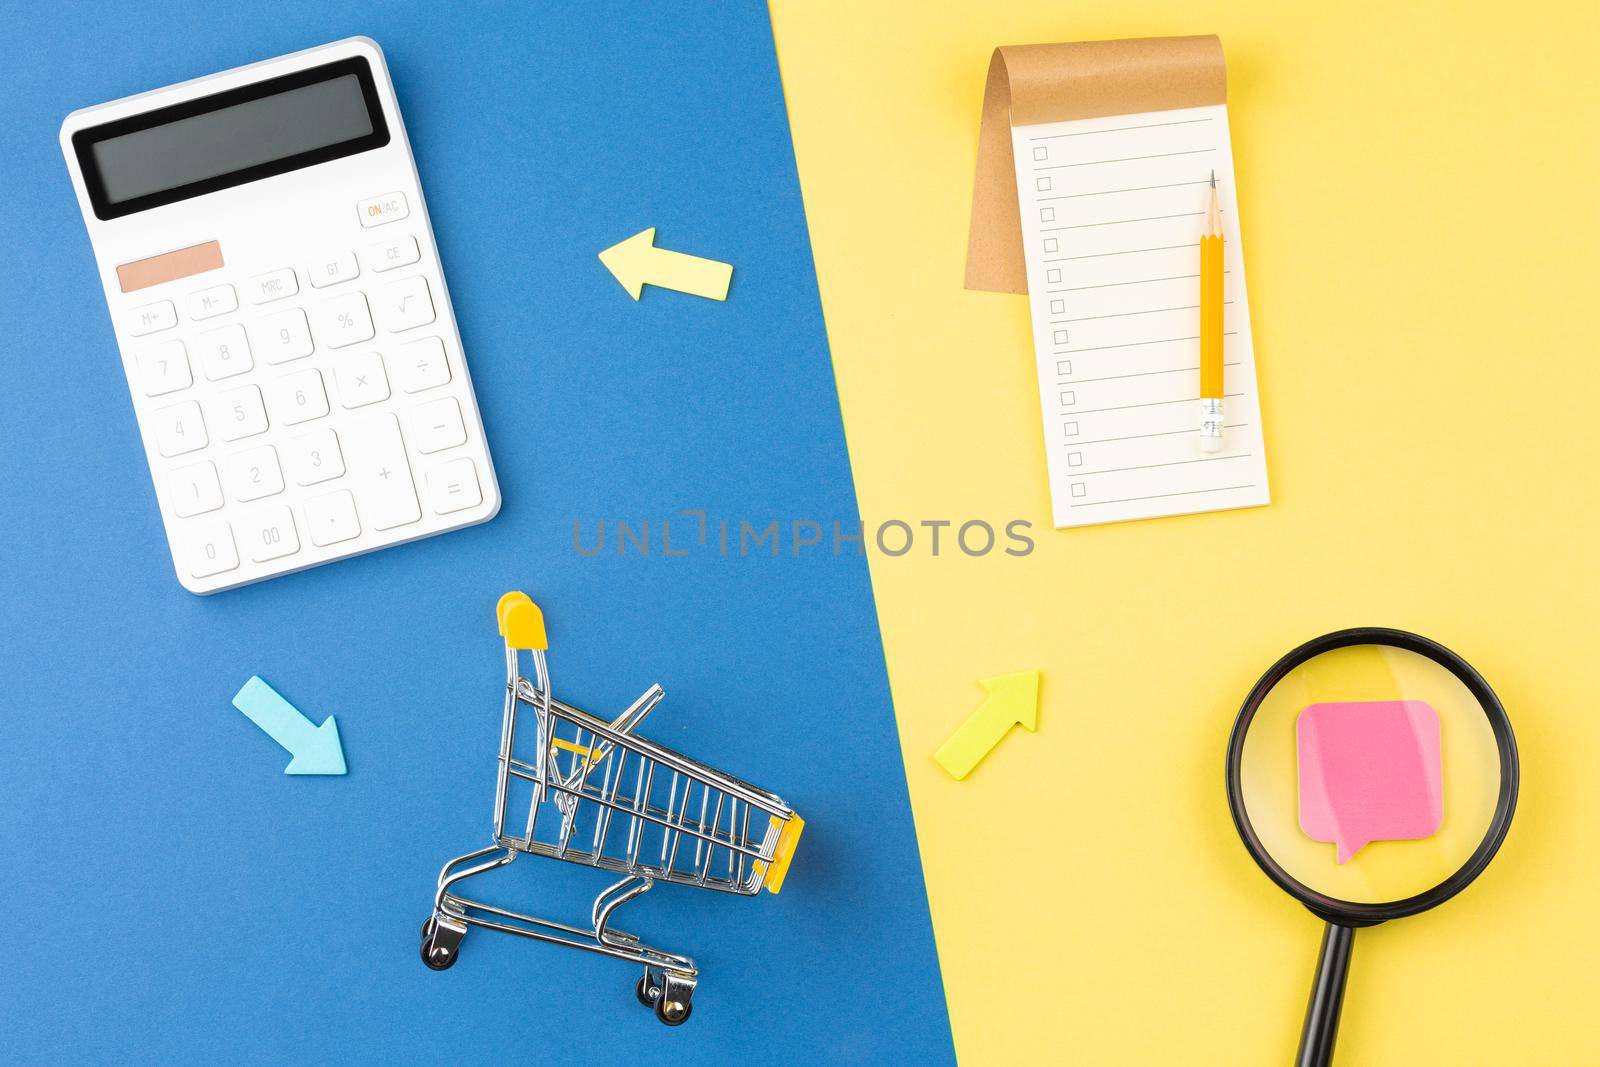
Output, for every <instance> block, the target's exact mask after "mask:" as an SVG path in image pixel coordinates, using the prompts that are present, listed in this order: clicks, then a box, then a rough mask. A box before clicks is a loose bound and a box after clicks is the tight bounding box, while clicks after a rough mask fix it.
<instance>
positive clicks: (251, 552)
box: [61, 37, 500, 593]
mask: <svg viewBox="0 0 1600 1067" xmlns="http://www.w3.org/2000/svg"><path fill="white" fill-rule="evenodd" d="M61 145H62V150H63V151H64V152H65V153H66V157H67V168H68V170H70V171H71V172H72V183H73V185H74V186H75V187H76V189H77V192H78V202H79V204H80V205H81V207H82V209H83V217H84V221H85V223H86V224H87V225H88V228H89V239H90V241H91V243H92V244H93V245H94V252H95V259H96V260H97V261H98V263H99V267H100V280H101V283H102V285H103V286H104V287H105V292H106V301H107V303H108V304H110V306H111V317H112V322H113V324H114V326H115V329H116V335H117V344H118V345H119V347H120V348H121V350H122V364H123V369H124V370H125V371H126V373H127V376H128V384H129V387H130V389H131V391H132V393H133V406H134V411H135V413H136V414H137V416H138V420H139V432H140V435H141V436H142V437H143V439H144V450H145V457H146V459H147V460H148V461H149V464H150V472H151V475H152V478H153V480H154V482H155V487H156V497H157V499H158V500H159V502H160V506H161V518H162V521H163V522H164V523H165V525H166V530H167V541H168V544H169V546H170V547H171V550H172V559H173V564H174V566H175V567H176V568H177V572H178V580H179V581H180V582H182V583H183V585H184V587H185V588H187V589H189V590H190V591H191V592H195V593H212V592H216V591H218V590H222V589H229V588H232V587H234V586H238V585H244V584H246V583H248V582H256V581H260V580H262V579H264V578H271V577H274V576H276V575H279V574H286V573H288V572H290V571H296V570H301V569H303V568H306V567H314V566H316V565H317V564H319V563H328V562H330V561H332V560H336V559H343V558H344V557H346V556H353V555H356V554H358V553H361V552H370V551H372V550H373V549H377V548H384V547H386V546H389V545H394V544H399V543H401V542H403V541H412V540H415V539H417V538H420V537H428V536H430V535H432V534H438V533H444V532H446V531H449V530H455V529H459V528H461V527H463V526H470V525H472V524H474V523H479V522H485V521H487V520H488V519H491V518H493V517H494V515H495V513H496V512H497V511H498V510H499V508H500V488H499V485H498V483H497V482H496V481H495V475H494V468H493V466H492V465H491V464H490V461H489V449H488V445H487V443H486V442H485V441H484V436H483V422H482V419H481V418H480V417H479V414H478V404H477V400H476V398H475V397H474V396H473V392H472V380H471V378H469V377H468V375H467V364H466V358H465V356H464V354H463V353H462V349H461V337H460V334H459V333H458V332H457V330H456V320H455V315H454V314H453V313H452V312H451V310H450V294H449V291H448V290H447V289H446V288H445V283H444V273H443V271H442V269H441V267H440V264H439V252H438V249H437V248H436V247H435V246H434V240H433V230H432V228H431V226H430V225H429V223H428V208H427V204H426V203H425V202H424V200H423V198H422V186H421V185H420V183H419V182H418V179H417V169H416V164H415V163H414V162H413V160H412V158H411V146H410V144H409V143H408V142H407V140H406V131H405V126H404V125H403V124H402V123H401V120H400V108H399V106H398V105H397V103H396V102H395V95H394V87H393V86H392V85H391V84H390V81H389V73H388V70H387V68H386V67H385V65H384V60H383V52H382V50H381V49H379V48H378V46H377V44H376V43H375V42H373V41H371V40H368V39H367V38H364V37H356V38H351V39H349V40H345V41H338V42H336V43H334V44H328V45H323V46H322V47H320V48H312V49H309V50H307V51H304V52H296V53H294V54H293V55H288V56H283V57H280V58H278V59H272V60H268V61H266V62H264V63H256V64H252V65H250V66H247V67H240V68H238V69H236V70H230V71H226V72H224V73H221V74H214V75H211V76H210V77H207V78H200V79H198V80H196V81H190V82H184V83H182V84H180V85H173V86H169V87H168V88H165V89H158V90H156V91H154V92H150V93H143V94H141V95H139V96H131V97H128V98H126V99H123V100H118V101H115V102H113V103H109V104H101V105H100V106H98V107H92V108H87V109H85V110H82V111H75V112H73V113H72V114H71V115H69V116H67V120H66V122H65V123H63V124H62V127H61Z"/></svg>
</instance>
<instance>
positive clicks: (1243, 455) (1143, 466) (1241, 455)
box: [1072, 452, 1255, 478]
mask: <svg viewBox="0 0 1600 1067" xmlns="http://www.w3.org/2000/svg"><path fill="white" fill-rule="evenodd" d="M1253 455H1255V453H1253V452H1235V453H1234V454H1233V455H1231V456H1201V457H1200V458H1198V459H1174V460H1169V461H1168V462H1166V463H1140V464H1137V465H1135V466H1132V467H1107V468H1106V469H1105V470H1098V471H1085V470H1076V469H1074V470H1073V472H1072V477H1074V478H1087V477H1090V476H1091V475H1095V474H1124V473H1126V472H1127V471H1147V470H1154V469H1155V468H1157V467H1182V466H1186V465H1187V464H1190V463H1216V462H1218V461H1219V460H1224V459H1249V458H1250V457H1251V456H1253Z"/></svg>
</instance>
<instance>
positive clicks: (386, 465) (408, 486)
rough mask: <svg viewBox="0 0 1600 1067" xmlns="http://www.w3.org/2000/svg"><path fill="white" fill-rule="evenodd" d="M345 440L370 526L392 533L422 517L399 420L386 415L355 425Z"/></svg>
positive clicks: (348, 427) (358, 422)
mask: <svg viewBox="0 0 1600 1067" xmlns="http://www.w3.org/2000/svg"><path fill="white" fill-rule="evenodd" d="M343 441H344V456H345V461H346V462H347V463H348V464H349V467H350V478H351V482H352V487H353V488H354V489H355V491H356V498H357V500H358V501H359V503H360V505H361V513H362V514H363V515H365V516H366V517H367V525H369V526H371V527H372V528H373V529H375V530H392V529H394V528H395V527H396V526H404V525H406V524H407V523H411V522H416V521H417V520H418V519H420V518H422V509H421V508H420V507H419V506H418V505H417V489H416V486H414V485H413V484H412V482H411V467H410V465H409V464H408V463H407V462H406V446H405V442H404V441H403V440H402V439H401V437H400V420H399V419H397V418H395V416H394V415H393V414H391V413H389V412H385V413H383V414H381V415H373V416H371V417H369V418H365V419H361V420H359V421H355V422H351V423H349V424H348V425H347V426H346V428H345V431H344V438H343Z"/></svg>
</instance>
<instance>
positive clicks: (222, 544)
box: [183, 520, 239, 578]
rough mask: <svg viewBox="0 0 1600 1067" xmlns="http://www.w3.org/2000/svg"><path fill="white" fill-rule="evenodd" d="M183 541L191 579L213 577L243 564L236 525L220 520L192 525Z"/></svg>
mask: <svg viewBox="0 0 1600 1067" xmlns="http://www.w3.org/2000/svg"><path fill="white" fill-rule="evenodd" d="M183 544H184V552H183V554H184V557H185V558H186V560H187V566H188V568H189V576H190V577H191V578H209V577H211V576H212V575H213V574H221V573H222V572H223V571H231V570H233V569H234V568H235V567H237V566H238V565H239V550H238V548H237V547H235V545H234V543H233V527H231V526H229V525H228V524H227V523H225V522H222V521H220V520H217V521H213V522H203V523H199V524H197V525H194V526H192V527H190V528H189V530H188V531H187V532H186V533H185V534H184V535H183Z"/></svg>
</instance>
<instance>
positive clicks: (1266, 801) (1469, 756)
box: [1228, 628, 1518, 1067]
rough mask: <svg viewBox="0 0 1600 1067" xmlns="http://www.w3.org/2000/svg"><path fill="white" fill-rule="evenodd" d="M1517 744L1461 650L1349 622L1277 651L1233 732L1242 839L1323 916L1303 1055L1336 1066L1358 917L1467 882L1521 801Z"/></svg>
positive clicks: (1431, 898)
mask: <svg viewBox="0 0 1600 1067" xmlns="http://www.w3.org/2000/svg"><path fill="white" fill-rule="evenodd" d="M1517 778H1518V767H1517V744H1516V739H1515V738H1514V737H1513V736H1512V733H1511V722H1510V720H1509V719H1507V718H1506V713H1505V709H1504V708H1503V707H1501V705H1500V701H1499V699H1498V698H1497V697H1496V696H1495V695H1494V691H1493V690H1491V689H1490V688H1489V684H1488V683H1487V682H1485V681H1484V680H1483V678H1482V677H1481V676H1480V675H1479V674H1478V672H1477V671H1475V670H1473V669H1472V667H1471V666H1470V665H1468V663H1467V662H1466V660H1464V659H1462V658H1461V657H1460V656H1458V655H1456V654H1455V653H1454V652H1451V651H1450V650H1449V649H1447V648H1445V647H1444V646H1443V645H1440V644H1438V643H1437V642H1434V641H1430V640H1428V639H1427V638H1426V637H1419V636H1418V635H1416V634H1411V633H1406V632H1404V631H1402V630H1387V629H1379V628H1362V629H1354V630H1340V631H1338V632H1337V633H1331V634H1325V635H1323V636H1322V637H1318V638H1316V639H1315V640H1312V641H1308V642H1306V643H1305V644H1303V645H1301V646H1300V647H1299V648H1297V649H1295V650H1294V651H1293V652H1290V653H1289V654H1288V655H1286V656H1284V657H1283V658H1282V659H1280V660H1279V661H1278V662H1277V663H1274V664H1273V665H1272V667H1271V668H1270V669H1269V670H1268V671H1267V673H1266V674H1264V675H1262V676H1261V680H1260V681H1258V682H1257V683H1256V684H1255V687H1254V688H1253V689H1251V690H1250V695H1249V696H1247V697H1246V698H1245V701H1244V706H1243V707H1242V708H1240V709H1239V718H1238V719H1237V720H1236V721H1235V722H1234V724H1233V734H1232V736H1231V737H1229V739H1228V807H1229V809H1230V810H1231V811H1232V813H1233V822H1234V825H1235V826H1236V827H1237V828H1238V830H1239V836H1240V837H1241V838H1243V839H1244V844H1245V848H1247V849H1249V851H1250V855H1251V856H1252V857H1254V859H1255V861H1256V863H1257V864H1258V865H1260V867H1261V869H1262V870H1263V871H1265V872H1266V873H1267V877H1269V878H1271V879H1272V880H1273V881H1274V882H1276V883H1277V884H1278V886H1279V887H1280V888H1281V889H1283V890H1284V891H1285V892H1286V893H1288V894H1289V895H1290V896H1292V897H1294V898H1295V899H1296V900H1298V901H1299V902H1300V903H1302V904H1304V905H1305V906H1306V907H1307V908H1309V909H1310V910H1311V912H1312V914H1314V915H1316V916H1317V917H1318V918H1319V919H1322V920H1323V921H1324V922H1325V923H1327V928H1326V930H1325V931H1324V933H1323V936H1322V951H1321V956H1320V958H1319V959H1318V961H1317V974H1316V979H1315V980H1314V982H1313V983H1312V987H1311V999H1310V1003H1309V1004H1308V1005H1307V1008H1306V1020H1305V1027H1304V1029H1303V1030H1302V1031H1301V1035H1300V1050H1299V1053H1298V1054H1297V1056H1296V1059H1295V1064H1296V1067H1326V1065H1327V1064H1329V1063H1330V1062H1331V1061H1332V1058H1333V1042H1334V1037H1335V1035H1336V1033H1337V1030H1338V1026H1339V1009H1340V1008H1341V1006H1342V1005H1343V1003H1344V987H1345V979H1346V977H1347V976H1348V974H1349V972H1350V950H1351V946H1352V942H1353V939H1354V937H1355V931H1356V930H1357V929H1359V928H1360V927H1363V926H1373V925H1376V924H1377V923H1381V922H1386V921H1388V920H1390V919H1399V918H1402V917H1404V916H1407V915H1415V914H1416V913H1417V912H1419V911H1426V910H1428V909H1429V908H1432V907H1434V906H1436V905H1438V904H1442V903H1444V902H1445V901H1446V900H1449V899H1450V898H1451V897H1453V896H1455V895H1456V894H1457V893H1459V892H1461V890H1463V889H1465V888H1466V886H1467V885H1468V883H1470V882H1471V881H1472V880H1473V879H1474V878H1476V877H1477V876H1478V874H1479V873H1480V872H1481V871H1482V870H1483V869H1484V868H1485V867H1486V866H1488V864H1489V861H1490V860H1491V859H1493V858H1494V854H1495V851H1496V850H1497V849H1499V847H1500V842H1501V841H1503V840H1504V839H1505V836H1506V831H1507V830H1508V829H1509V828H1510V826H1511V815H1512V812H1513V811H1514V810H1515V809H1516V806H1517Z"/></svg>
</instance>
